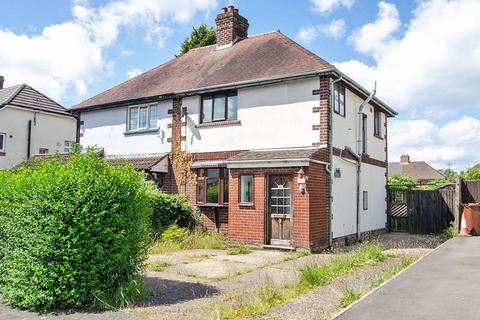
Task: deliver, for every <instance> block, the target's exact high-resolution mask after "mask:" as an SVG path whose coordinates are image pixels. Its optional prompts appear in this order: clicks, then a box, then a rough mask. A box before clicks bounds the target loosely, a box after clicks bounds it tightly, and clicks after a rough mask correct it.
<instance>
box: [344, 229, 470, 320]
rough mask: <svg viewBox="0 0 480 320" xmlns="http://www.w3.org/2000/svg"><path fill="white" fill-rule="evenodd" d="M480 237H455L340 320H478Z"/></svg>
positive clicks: (353, 308)
mask: <svg viewBox="0 0 480 320" xmlns="http://www.w3.org/2000/svg"><path fill="white" fill-rule="evenodd" d="M479 270H480V237H468V238H464V237H457V238H454V239H451V240H449V241H447V242H446V243H445V244H443V245H442V246H440V247H439V248H438V249H436V250H435V251H433V252H432V253H431V254H430V255H428V256H426V257H424V258H423V259H422V260H420V261H419V262H418V263H416V264H414V265H413V266H412V267H411V268H409V269H407V270H405V271H404V272H403V273H401V274H399V275H398V276H397V277H395V278H393V279H392V280H391V281H389V282H387V283H386V284H385V285H384V286H382V287H380V288H379V289H378V290H376V291H375V292H373V293H372V294H370V295H369V296H367V297H365V298H364V299H362V300H360V301H358V302H357V303H356V304H354V305H353V306H352V307H351V308H349V309H347V310H346V311H345V312H344V313H342V314H341V315H339V316H338V317H337V318H336V319H338V320H340V319H355V320H363V319H365V320H367V319H368V320H375V319H390V320H396V319H410V320H415V319H422V320H423V319H436V320H443V319H445V320H447V319H448V320H450V319H479V318H480V304H479V303H478V301H479V298H478V294H479V288H480V272H479Z"/></svg>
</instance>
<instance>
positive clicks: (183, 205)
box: [150, 191, 197, 240]
mask: <svg viewBox="0 0 480 320" xmlns="http://www.w3.org/2000/svg"><path fill="white" fill-rule="evenodd" d="M150 199H151V203H152V207H153V215H152V236H153V238H154V240H159V239H160V238H161V236H162V233H163V232H164V231H165V230H167V228H168V227H170V226H171V225H174V224H175V225H178V226H180V227H188V228H192V227H194V226H195V225H196V224H197V221H196V218H195V216H194V212H193V208H192V206H191V205H190V203H189V202H188V200H187V198H186V197H185V196H183V195H176V194H166V193H163V192H159V191H155V192H152V193H151V195H150Z"/></svg>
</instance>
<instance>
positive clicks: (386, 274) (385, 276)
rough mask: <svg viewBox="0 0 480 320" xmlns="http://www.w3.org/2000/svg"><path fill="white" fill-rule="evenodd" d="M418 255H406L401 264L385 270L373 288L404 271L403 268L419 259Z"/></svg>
mask: <svg viewBox="0 0 480 320" xmlns="http://www.w3.org/2000/svg"><path fill="white" fill-rule="evenodd" d="M417 259H418V257H415V256H406V257H403V258H402V261H401V262H400V264H398V265H396V266H394V267H392V268H390V269H387V270H385V271H383V272H382V273H381V274H380V275H379V276H378V277H377V280H376V281H375V282H374V283H373V284H372V286H371V288H372V289H373V288H376V287H378V286H380V285H382V284H383V283H384V282H386V281H387V280H389V279H390V278H392V277H393V276H395V275H396V274H397V273H399V272H400V271H402V270H403V269H406V268H407V267H408V266H410V265H411V264H412V263H414V262H415V261H417Z"/></svg>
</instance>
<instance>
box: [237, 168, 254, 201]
mask: <svg viewBox="0 0 480 320" xmlns="http://www.w3.org/2000/svg"><path fill="white" fill-rule="evenodd" d="M240 203H248V204H251V203H253V176H252V175H248V176H240Z"/></svg>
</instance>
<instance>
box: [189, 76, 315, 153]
mask: <svg viewBox="0 0 480 320" xmlns="http://www.w3.org/2000/svg"><path fill="white" fill-rule="evenodd" d="M318 87H319V79H318V78H312V79H308V80H297V81H290V82H286V83H281V84H274V85H269V86H262V87H256V88H246V89H240V90H238V120H240V122H241V124H234V125H227V126H218V127H200V128H199V127H197V125H198V123H199V112H200V101H201V100H200V97H199V96H196V97H190V98H184V99H183V101H182V106H183V107H187V108H188V121H187V127H186V130H185V129H184V131H183V132H184V133H185V131H186V143H184V145H183V146H184V148H185V147H186V149H187V150H188V151H190V152H210V151H228V150H251V149H262V148H289V147H309V146H310V147H311V146H312V143H315V142H319V141H320V134H319V131H318V130H312V125H318V124H320V118H319V114H318V113H313V112H312V108H313V107H317V106H318V105H319V97H318V95H312V90H315V89H318Z"/></svg>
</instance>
